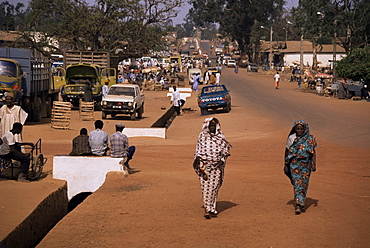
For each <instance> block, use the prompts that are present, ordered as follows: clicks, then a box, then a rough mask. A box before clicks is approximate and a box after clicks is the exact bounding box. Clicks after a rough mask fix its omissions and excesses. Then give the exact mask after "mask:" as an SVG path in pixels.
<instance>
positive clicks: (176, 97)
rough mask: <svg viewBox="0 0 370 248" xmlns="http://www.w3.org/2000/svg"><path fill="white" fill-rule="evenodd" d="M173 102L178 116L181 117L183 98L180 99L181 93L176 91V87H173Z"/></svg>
mask: <svg viewBox="0 0 370 248" xmlns="http://www.w3.org/2000/svg"><path fill="white" fill-rule="evenodd" d="M172 102H173V106H174V107H175V110H176V113H177V115H180V114H181V111H180V107H181V97H180V91H179V90H177V89H176V86H173V92H172Z"/></svg>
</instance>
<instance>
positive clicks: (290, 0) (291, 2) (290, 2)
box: [0, 0, 298, 25]
mask: <svg viewBox="0 0 370 248" xmlns="http://www.w3.org/2000/svg"><path fill="white" fill-rule="evenodd" d="M0 1H5V0H0ZM7 1H8V2H9V3H10V4H13V5H16V4H17V3H19V2H21V3H24V4H25V5H27V4H28V2H29V1H28V0H7ZM86 2H88V3H91V4H93V3H94V2H95V1H94V0H86ZM184 2H185V5H184V7H182V8H181V10H180V12H179V14H178V16H177V17H176V18H174V19H173V23H174V24H175V25H176V24H180V23H183V19H184V18H185V16H186V14H187V13H188V11H189V8H190V5H189V4H188V0H185V1H184ZM297 5H298V0H286V6H287V7H288V8H289V9H290V8H291V7H294V6H297Z"/></svg>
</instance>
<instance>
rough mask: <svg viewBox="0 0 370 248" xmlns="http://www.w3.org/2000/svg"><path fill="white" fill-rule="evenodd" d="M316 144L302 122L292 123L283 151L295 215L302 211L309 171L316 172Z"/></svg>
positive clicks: (306, 126) (285, 171) (305, 124)
mask: <svg viewBox="0 0 370 248" xmlns="http://www.w3.org/2000/svg"><path fill="white" fill-rule="evenodd" d="M316 147H317V143H316V140H315V137H314V136H312V135H311V134H310V129H309V127H308V125H307V123H305V122H304V121H302V120H298V121H295V122H294V125H293V128H292V130H291V131H290V133H289V136H288V140H287V144H286V149H285V166H284V173H285V174H286V175H287V176H288V177H289V179H290V180H291V183H292V185H293V188H294V200H295V203H296V207H295V213H296V214H300V213H301V212H303V211H304V203H305V199H306V195H307V190H308V183H309V180H310V175H311V171H313V172H314V171H316V152H315V148H316Z"/></svg>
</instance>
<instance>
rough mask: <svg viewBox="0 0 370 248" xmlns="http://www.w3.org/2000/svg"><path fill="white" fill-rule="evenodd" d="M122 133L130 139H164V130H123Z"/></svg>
mask: <svg viewBox="0 0 370 248" xmlns="http://www.w3.org/2000/svg"><path fill="white" fill-rule="evenodd" d="M123 133H124V134H125V135H126V136H127V137H129V138H131V137H155V138H163V139H165V138H166V128H125V129H123Z"/></svg>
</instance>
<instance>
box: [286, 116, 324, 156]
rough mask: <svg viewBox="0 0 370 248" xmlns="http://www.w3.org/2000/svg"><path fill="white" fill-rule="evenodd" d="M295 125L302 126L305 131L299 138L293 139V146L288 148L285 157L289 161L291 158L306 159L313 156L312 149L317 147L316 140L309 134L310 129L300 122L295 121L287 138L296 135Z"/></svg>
mask: <svg viewBox="0 0 370 248" xmlns="http://www.w3.org/2000/svg"><path fill="white" fill-rule="evenodd" d="M297 125H302V126H303V127H304V128H305V130H304V132H303V134H302V135H301V136H300V137H296V138H295V139H294V141H293V144H292V145H291V146H290V148H289V154H288V157H287V159H289V160H290V159H291V158H293V157H295V158H308V157H309V156H311V155H312V154H313V152H314V149H315V148H316V147H317V143H316V139H315V137H314V136H312V135H311V134H310V128H309V127H308V124H307V123H306V122H304V121H302V120H297V121H295V122H294V124H293V127H292V130H291V131H290V133H289V136H290V135H292V134H294V133H296V131H295V128H296V126H297ZM289 136H288V138H289Z"/></svg>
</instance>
